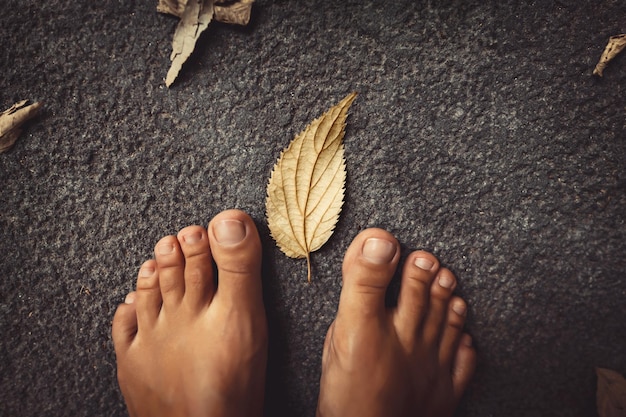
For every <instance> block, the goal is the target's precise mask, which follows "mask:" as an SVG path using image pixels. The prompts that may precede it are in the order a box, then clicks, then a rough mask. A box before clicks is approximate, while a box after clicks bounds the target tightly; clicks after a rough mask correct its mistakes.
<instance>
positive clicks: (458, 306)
mask: <svg viewBox="0 0 626 417" xmlns="http://www.w3.org/2000/svg"><path fill="white" fill-rule="evenodd" d="M452 311H454V312H455V313H456V314H458V315H459V316H465V313H466V312H467V307H466V306H465V303H461V302H456V303H454V304H452Z"/></svg>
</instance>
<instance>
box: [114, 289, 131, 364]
mask: <svg viewBox="0 0 626 417" xmlns="http://www.w3.org/2000/svg"><path fill="white" fill-rule="evenodd" d="M134 301H135V293H134V292H131V293H129V294H128V295H127V296H126V300H125V301H124V304H120V305H119V306H118V307H117V310H116V311H115V316H114V317H113V328H112V336H113V344H114V345H115V352H117V354H118V355H119V354H120V353H122V352H124V351H126V349H128V346H129V345H130V343H131V342H132V341H133V339H134V338H135V335H136V334H137V310H136V309H135V304H134Z"/></svg>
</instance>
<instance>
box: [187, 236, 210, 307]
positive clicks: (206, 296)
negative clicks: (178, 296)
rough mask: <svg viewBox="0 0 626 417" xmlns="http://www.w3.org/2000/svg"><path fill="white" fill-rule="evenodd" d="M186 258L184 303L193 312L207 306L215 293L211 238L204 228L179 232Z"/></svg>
mask: <svg viewBox="0 0 626 417" xmlns="http://www.w3.org/2000/svg"><path fill="white" fill-rule="evenodd" d="M178 241H179V242H180V248H181V250H182V251H183V255H184V256H185V273H184V277H185V296H184V302H185V303H186V304H187V305H188V306H189V307H191V309H193V310H198V309H200V308H202V307H204V306H207V305H208V303H209V302H210V301H211V298H212V297H213V294H214V292H215V284H214V276H213V260H212V258H211V249H210V248H209V236H208V235H207V231H206V229H205V228H204V227H202V226H188V227H185V228H184V229H182V230H181V231H180V232H178Z"/></svg>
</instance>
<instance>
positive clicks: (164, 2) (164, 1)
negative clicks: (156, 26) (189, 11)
mask: <svg viewBox="0 0 626 417" xmlns="http://www.w3.org/2000/svg"><path fill="white" fill-rule="evenodd" d="M185 6H187V0H159V4H157V12H159V13H168V14H173V15H174V16H176V17H181V16H182V15H183V12H184V11H185Z"/></svg>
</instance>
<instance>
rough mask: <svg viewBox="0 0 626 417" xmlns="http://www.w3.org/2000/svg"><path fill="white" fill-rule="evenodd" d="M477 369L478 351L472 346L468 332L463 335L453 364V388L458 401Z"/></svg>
mask: <svg viewBox="0 0 626 417" xmlns="http://www.w3.org/2000/svg"><path fill="white" fill-rule="evenodd" d="M475 369H476V351H475V350H474V348H473V347H472V338H471V336H470V335H468V334H464V335H463V336H462V337H461V342H460V343H459V347H458V349H457V351H456V355H455V358H454V364H453V366H452V388H453V389H454V397H455V400H456V401H457V402H458V401H459V400H460V399H461V396H462V395H463V393H464V392H465V389H466V388H467V385H468V384H469V382H470V380H471V379H472V376H473V375H474V371H475Z"/></svg>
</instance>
